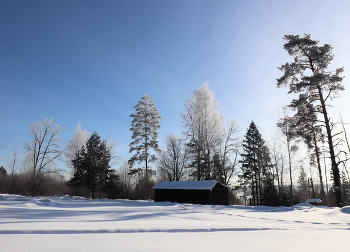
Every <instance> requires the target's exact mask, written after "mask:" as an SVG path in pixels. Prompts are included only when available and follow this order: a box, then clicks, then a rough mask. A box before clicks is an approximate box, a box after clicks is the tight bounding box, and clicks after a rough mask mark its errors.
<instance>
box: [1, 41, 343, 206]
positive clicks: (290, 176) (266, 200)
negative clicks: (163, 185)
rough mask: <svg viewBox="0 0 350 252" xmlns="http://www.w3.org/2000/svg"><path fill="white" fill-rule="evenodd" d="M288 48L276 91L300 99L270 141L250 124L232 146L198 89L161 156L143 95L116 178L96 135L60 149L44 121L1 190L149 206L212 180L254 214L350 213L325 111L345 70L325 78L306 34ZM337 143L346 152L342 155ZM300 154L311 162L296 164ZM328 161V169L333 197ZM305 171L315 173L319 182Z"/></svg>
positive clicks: (209, 94)
mask: <svg viewBox="0 0 350 252" xmlns="http://www.w3.org/2000/svg"><path fill="white" fill-rule="evenodd" d="M284 39H285V40H286V43H285V44H284V49H285V50H287V52H288V53H289V55H291V56H293V58H294V61H293V62H292V63H286V64H284V65H282V66H281V67H280V68H279V69H280V70H281V71H282V72H283V75H282V76H281V77H280V78H278V79H277V87H279V88H282V87H288V88H289V91H288V93H295V94H298V98H296V99H292V100H291V102H290V104H289V105H288V106H286V107H285V108H284V113H283V117H281V118H280V119H279V121H278V122H277V123H276V126H277V131H278V132H279V133H278V134H277V133H276V134H275V137H276V139H272V140H270V141H265V140H264V139H263V137H262V136H261V134H260V132H259V129H258V126H257V125H255V123H254V122H253V121H252V122H251V123H250V125H249V127H248V129H247V132H246V134H245V135H244V138H243V139H242V140H240V139H238V137H237V133H238V131H239V128H238V125H237V123H236V121H235V120H233V119H231V120H225V118H224V117H223V115H222V114H221V113H220V112H219V110H218V103H217V101H216V100H215V98H214V93H213V91H212V90H210V89H209V86H208V84H207V83H204V84H203V85H202V86H201V87H199V88H198V89H196V90H194V91H193V92H192V93H191V95H190V96H189V97H188V98H187V99H186V100H185V103H184V111H183V113H182V114H180V115H181V118H182V125H183V128H184V130H183V132H182V135H181V136H176V135H174V134H173V133H171V132H168V133H167V134H166V135H165V139H164V145H163V149H160V148H159V146H158V140H157V137H158V130H159V128H160V124H159V122H160V119H161V117H160V116H159V113H158V111H157V109H156V107H155V105H154V101H153V100H152V97H149V96H147V95H145V94H144V95H143V96H142V97H141V100H140V101H139V102H138V103H137V104H136V105H135V107H134V108H135V113H133V114H131V115H130V117H131V118H132V121H131V128H130V131H131V132H132V141H131V143H130V145H129V147H130V151H129V152H130V153H132V157H131V158H130V159H129V160H128V161H124V162H123V163H122V164H121V165H120V168H119V171H116V170H115V169H112V166H113V164H115V160H116V159H117V156H116V154H115V148H114V147H115V146H114V142H113V141H109V140H108V138H105V139H101V137H100V136H99V135H98V134H97V133H96V132H94V133H93V134H92V135H90V134H89V133H88V132H87V131H86V130H82V129H81V126H80V124H79V125H78V127H77V128H76V130H75V131H74V134H73V138H72V139H71V140H70V141H69V142H68V143H67V145H66V148H65V149H62V147H61V146H60V143H59V133H60V132H61V130H62V128H61V127H60V126H59V125H57V124H53V120H52V119H51V120H49V119H44V120H43V121H41V122H37V123H33V124H30V125H29V129H28V135H29V137H30V139H31V141H28V142H25V144H24V153H23V155H22V154H21V153H20V152H18V150H17V144H15V146H14V148H13V150H12V152H11V154H10V155H9V157H8V159H7V169H5V168H4V167H0V182H1V187H0V190H2V191H3V192H9V193H20V194H25V195H33V196H35V195H45V194H48V192H50V193H53V191H52V190H50V187H51V188H54V187H55V188H56V191H55V192H54V193H58V191H59V192H60V193H62V192H63V193H66V194H72V195H80V196H85V197H91V198H97V197H98V198H100V197H107V198H118V197H122V198H131V199H149V198H152V190H151V188H152V186H153V185H154V184H155V183H156V181H157V180H169V181H180V180H217V181H219V182H221V183H222V184H224V185H227V186H230V187H235V189H237V192H239V194H240V196H241V198H242V201H243V202H244V203H245V204H250V205H270V206H278V205H292V204H295V203H298V202H304V201H305V200H306V198H309V197H318V198H321V199H322V200H323V201H324V202H325V203H326V204H328V205H337V206H339V207H341V206H343V205H344V204H345V205H347V204H350V187H349V186H350V178H349V173H348V171H347V168H346V161H347V155H348V154H350V147H349V144H348V141H347V139H346V135H344V136H345V140H346V141H344V137H341V136H342V133H344V134H345V133H346V132H345V127H344V124H343V132H339V131H338V132H336V131H335V130H336V129H337V127H336V125H335V123H333V121H332V120H331V118H330V117H329V115H328V111H327V106H328V102H329V100H331V99H333V98H335V97H337V96H338V94H339V92H340V91H342V90H344V86H343V85H342V84H341V82H342V80H343V77H342V76H340V74H341V73H342V72H343V68H337V69H336V70H335V71H334V72H332V71H329V70H328V66H329V64H330V63H331V61H332V59H333V57H334V56H333V54H332V47H331V46H330V45H328V44H325V45H323V46H319V45H318V43H319V42H318V41H316V40H312V39H311V37H310V35H308V34H305V35H304V37H300V36H298V35H286V36H284ZM290 114H292V115H290ZM277 136H278V137H277ZM343 142H346V143H347V147H348V152H347V151H344V150H341V148H340V144H341V143H343ZM326 146H327V147H326ZM304 149H305V150H306V151H305V153H306V154H307V155H302V156H301V154H300V150H304ZM344 154H345V155H344ZM21 156H23V158H22V157H21ZM327 158H328V159H329V160H330V163H331V167H330V169H329V170H328V172H330V173H331V180H332V183H333V186H332V188H331V190H329V186H328V180H327V178H328V176H327V174H328V173H327V167H326V164H327V161H326V160H327ZM303 159H304V160H303ZM20 160H21V161H20ZM57 160H61V161H64V162H65V164H66V167H67V168H68V169H69V179H68V181H65V179H64V178H63V176H62V170H63V169H60V168H58V167H57V165H56V162H55V161H57ZM305 160H306V161H308V162H309V164H308V166H307V165H305V162H306V161H305ZM19 166H21V172H20V173H18V172H17V170H18V167H19ZM340 166H342V168H343V169H342V171H340V169H339V167H340ZM306 167H308V168H309V167H315V169H316V170H317V176H316V178H315V177H313V176H312V175H313V172H312V171H311V168H310V172H309V171H307V170H308V169H307V168H306ZM322 167H323V168H324V171H322ZM297 172H298V176H297V178H296V173H297ZM323 172H324V173H323ZM312 179H314V180H312ZM48 181H49V182H48ZM54 185H55V186H54ZM19 188H20V190H19Z"/></svg>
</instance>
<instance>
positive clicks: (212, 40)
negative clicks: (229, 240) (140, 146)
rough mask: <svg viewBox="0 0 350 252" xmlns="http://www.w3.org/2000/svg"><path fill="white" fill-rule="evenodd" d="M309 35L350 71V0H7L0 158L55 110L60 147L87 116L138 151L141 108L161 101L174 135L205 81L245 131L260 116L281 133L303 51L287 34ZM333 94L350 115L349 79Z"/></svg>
mask: <svg viewBox="0 0 350 252" xmlns="http://www.w3.org/2000/svg"><path fill="white" fill-rule="evenodd" d="M304 33H310V34H311V36H312V38H313V39H317V40H320V44H324V43H329V44H331V45H332V46H333V47H334V50H333V52H334V55H335V59H334V61H333V64H332V65H331V68H330V69H331V70H334V69H335V68H336V67H340V66H344V67H345V74H344V75H345V76H346V75H348V73H349V71H350V63H349V62H350V61H349V59H350V50H349V44H350V2H349V1H332V3H331V2H329V1H305V0H304V1H220V0H218V1H205V0H203V1H191V0H186V1H160V0H159V1H152V0H151V1H141V0H140V1H132V0H131V1H103V0H102V1H86V0H85V1H83V0H81V1H74V0H73V1H35V0H31V1H16V0H13V1H3V0H0V90H1V92H0V95H1V96H0V107H1V109H0V111H1V112H0V145H4V146H5V147H6V148H0V165H3V166H4V167H6V155H8V154H9V152H10V150H11V148H12V146H13V144H14V142H15V139H16V137H18V146H19V149H21V150H22V146H23V143H24V141H29V140H30V139H29V138H28V136H27V129H28V125H29V124H30V123H34V122H37V121H40V120H43V118H44V117H46V118H53V120H54V122H55V123H58V124H60V125H61V126H62V127H64V129H63V131H62V133H61V135H60V137H61V145H62V146H65V144H66V142H67V141H68V140H69V139H70V138H71V137H72V135H73V131H74V129H75V128H76V127H77V125H78V123H79V122H80V123H81V127H82V128H83V129H84V128H85V129H86V130H87V131H88V132H90V133H93V132H94V131H96V132H97V133H98V134H99V135H101V137H106V136H108V135H109V138H110V139H113V140H114V141H115V143H116V146H117V155H118V156H120V157H121V158H122V159H128V158H129V157H131V154H129V153H128V150H129V143H130V142H131V132H130V131H129V128H130V125H131V118H130V117H129V115H130V114H132V113H134V111H135V110H134V106H135V105H136V104H137V102H138V101H139V100H140V99H141V97H142V95H143V94H144V93H145V94H147V95H148V96H151V97H153V99H154V102H155V106H156V108H157V109H158V111H159V114H160V116H161V117H162V120H161V121H160V124H161V129H160V130H159V142H160V146H162V143H163V139H164V136H165V133H166V132H173V133H174V134H175V135H178V136H179V135H180V134H181V131H182V126H181V117H180V113H182V112H183V108H184V102H185V99H186V98H188V97H189V96H190V94H191V92H192V91H193V90H194V89H197V88H199V87H200V86H201V85H202V84H203V83H204V82H206V81H207V82H208V84H209V87H210V89H211V90H213V92H214V93H215V98H216V100H217V101H218V102H219V110H220V112H221V113H222V114H223V115H224V117H225V118H226V119H236V121H237V123H238V125H239V126H240V128H241V131H242V132H241V135H244V133H245V131H246V129H247V127H248V126H249V123H250V121H251V120H253V121H254V122H255V123H256V125H257V126H258V127H259V129H260V131H261V133H262V135H263V137H264V138H268V137H269V136H270V135H271V134H273V128H274V127H275V124H276V121H277V118H278V117H279V115H281V111H282V106H284V105H286V104H288V103H289V102H290V100H291V99H292V96H291V95H287V89H278V88H277V87H276V78H278V77H280V76H281V74H282V73H281V72H280V71H279V70H278V69H277V67H279V66H281V65H282V64H284V63H285V62H291V61H292V60H293V59H292V58H291V57H289V56H288V54H287V52H286V51H284V50H283V44H284V40H283V39H282V37H283V36H284V35H285V34H299V35H303V34H304ZM343 84H344V85H345V88H346V89H347V90H346V91H345V92H342V93H341V97H340V98H338V99H337V100H336V101H334V103H333V105H334V106H335V109H334V113H333V116H334V117H335V118H336V119H337V118H338V109H339V110H340V112H341V113H342V116H343V119H344V121H345V122H350V113H349V108H348V107H349V99H350V93H349V90H348V88H349V78H345V80H344V81H343Z"/></svg>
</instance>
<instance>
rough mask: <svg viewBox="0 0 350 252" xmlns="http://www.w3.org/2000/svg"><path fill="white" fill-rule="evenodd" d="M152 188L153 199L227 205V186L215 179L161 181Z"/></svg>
mask: <svg viewBox="0 0 350 252" xmlns="http://www.w3.org/2000/svg"><path fill="white" fill-rule="evenodd" d="M153 188H154V189H155V195H154V201H171V202H178V203H193V204H203V205H205V204H209V205H229V188H228V187H227V186H225V185H223V184H221V183H219V182H218V181H216V180H202V181H162V182H158V183H157V184H156V185H155V186H154V187H153Z"/></svg>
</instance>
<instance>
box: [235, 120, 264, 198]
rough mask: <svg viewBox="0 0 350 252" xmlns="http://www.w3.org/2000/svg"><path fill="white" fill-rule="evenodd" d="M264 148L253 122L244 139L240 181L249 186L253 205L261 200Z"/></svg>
mask: <svg viewBox="0 0 350 252" xmlns="http://www.w3.org/2000/svg"><path fill="white" fill-rule="evenodd" d="M263 146H264V140H263V139H262V137H261V134H260V132H259V130H258V128H257V127H256V125H255V124H254V122H253V121H252V122H251V123H250V125H249V128H248V129H247V133H246V134H245V136H244V139H243V153H242V154H241V156H242V160H241V169H242V174H241V175H240V181H241V183H242V184H245V185H249V186H250V189H251V195H252V205H259V204H260V199H261V194H262V191H261V189H262V188H261V184H262V175H263V171H262V168H263V167H262V163H261V158H260V157H261V153H262V149H263Z"/></svg>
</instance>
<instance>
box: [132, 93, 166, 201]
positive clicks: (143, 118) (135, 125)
mask: <svg viewBox="0 0 350 252" xmlns="http://www.w3.org/2000/svg"><path fill="white" fill-rule="evenodd" d="M134 108H135V109H136V113H135V114H131V115H130V117H131V118H133V119H132V122H131V128H130V130H131V131H132V139H133V142H131V143H130V145H129V147H130V150H129V152H130V153H132V152H136V153H135V154H134V155H133V156H132V157H131V158H130V159H129V161H128V163H129V166H130V167H132V166H133V165H134V164H135V163H136V162H138V163H141V162H145V176H146V177H145V180H146V194H147V195H146V197H149V188H148V180H149V178H148V177H149V171H148V164H149V163H150V162H154V161H156V160H157V158H156V155H154V154H151V150H152V149H153V150H154V151H156V152H159V151H160V150H159V148H158V140H157V137H158V132H157V130H158V129H159V128H160V125H159V120H160V119H161V117H160V116H159V113H158V111H157V109H156V108H155V106H154V101H153V100H152V97H149V96H147V95H145V94H144V95H143V96H142V98H141V100H140V101H139V102H138V103H137V105H136V106H135V107H134ZM136 170H137V169H136ZM136 170H134V171H136Z"/></svg>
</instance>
